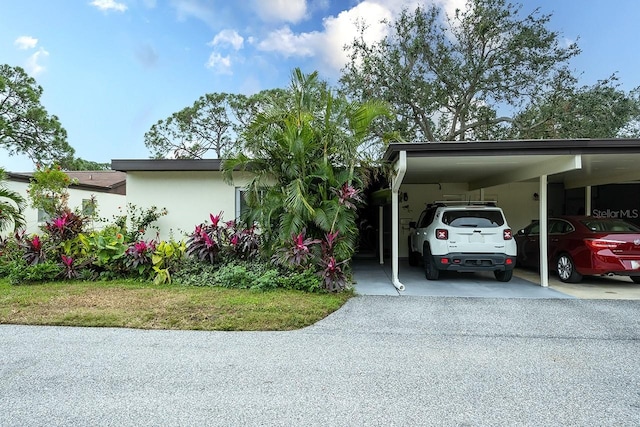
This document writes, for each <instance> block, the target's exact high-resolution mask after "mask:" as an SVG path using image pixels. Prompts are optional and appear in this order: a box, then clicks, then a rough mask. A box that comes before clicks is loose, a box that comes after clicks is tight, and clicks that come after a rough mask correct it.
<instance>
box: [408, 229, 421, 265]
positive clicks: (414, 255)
mask: <svg viewBox="0 0 640 427" xmlns="http://www.w3.org/2000/svg"><path fill="white" fill-rule="evenodd" d="M408 242H409V244H408V247H409V265H410V266H411V267H415V266H416V265H418V263H419V262H420V258H419V256H420V254H419V253H418V252H416V251H414V250H413V248H412V247H411V236H409V239H408Z"/></svg>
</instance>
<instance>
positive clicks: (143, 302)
mask: <svg viewBox="0 0 640 427" xmlns="http://www.w3.org/2000/svg"><path fill="white" fill-rule="evenodd" d="M351 296H353V294H352V293H350V292H344V293H341V294H311V293H306V292H301V291H288V290H277V291H268V292H260V291H248V290H238V289H225V288H212V287H188V286H170V285H168V286H154V285H152V284H150V283H143V282H134V281H104V282H54V283H44V284H31V285H21V286H12V285H10V284H9V283H8V281H7V280H5V279H0V324H22V325H64V326H94V327H122V328H139V329H191V330H210V331H283V330H293V329H299V328H303V327H305V326H309V325H312V324H313V323H315V322H317V321H319V320H321V319H323V318H324V317H326V316H327V315H329V314H331V313H332V312H334V311H335V310H337V309H339V308H340V307H342V305H343V304H344V303H345V302H346V301H347V300H348V299H349V298H350V297H351Z"/></svg>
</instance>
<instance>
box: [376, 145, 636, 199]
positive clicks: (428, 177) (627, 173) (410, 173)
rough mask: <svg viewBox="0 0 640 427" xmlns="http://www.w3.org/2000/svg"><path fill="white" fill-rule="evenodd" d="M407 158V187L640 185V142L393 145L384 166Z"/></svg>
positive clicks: (386, 156) (385, 158) (473, 187)
mask: <svg viewBox="0 0 640 427" xmlns="http://www.w3.org/2000/svg"><path fill="white" fill-rule="evenodd" d="M401 152H405V153H406V157H407V172H406V174H405V176H404V180H403V182H404V183H407V184H410V183H433V184H435V183H442V182H456V183H467V184H468V186H469V189H470V190H471V189H479V188H486V187H491V186H494V185H500V184H507V183H510V182H519V181H530V180H537V179H538V178H539V177H540V176H542V175H547V176H548V182H556V183H558V182H561V183H563V184H564V186H565V188H579V187H585V186H593V185H603V184H610V183H617V182H628V181H638V180H640V168H639V167H638V164H640V140H639V139H574V140H520V141H478V142H442V143H409V144H390V145H389V147H388V148H387V150H386V152H385V154H384V157H383V158H384V160H386V161H388V162H392V163H393V162H395V161H396V160H397V159H398V157H399V155H400V153H401Z"/></svg>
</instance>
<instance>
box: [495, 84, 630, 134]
mask: <svg viewBox="0 0 640 427" xmlns="http://www.w3.org/2000/svg"><path fill="white" fill-rule="evenodd" d="M617 80H618V79H617V77H616V76H615V75H613V76H611V77H609V78H608V79H605V80H601V81H599V82H598V83H596V84H595V85H592V86H582V87H578V86H577V79H576V78H575V77H573V76H571V75H568V73H559V74H558V75H557V76H556V77H555V79H554V81H553V83H552V86H551V90H550V91H548V92H545V93H542V94H540V95H539V96H537V97H535V98H534V99H533V100H532V102H531V104H530V105H528V106H527V108H526V109H525V110H523V111H522V112H521V113H520V114H518V115H517V116H516V117H515V121H514V124H513V127H512V128H511V129H509V133H508V134H507V135H506V137H507V138H513V139H575V138H615V137H634V136H638V128H637V126H636V128H635V129H632V128H630V126H629V125H630V124H632V123H634V122H635V123H636V125H637V121H638V119H639V118H640V97H639V96H638V95H639V94H640V88H637V89H636V90H634V91H632V92H631V93H630V94H626V93H625V92H624V91H622V90H620V89H619V88H618V84H617V83H616V82H617Z"/></svg>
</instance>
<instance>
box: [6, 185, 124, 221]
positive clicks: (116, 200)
mask: <svg viewBox="0 0 640 427" xmlns="http://www.w3.org/2000/svg"><path fill="white" fill-rule="evenodd" d="M5 184H6V186H7V188H9V189H11V190H13V191H16V192H17V193H18V194H20V195H21V196H22V197H24V198H25V200H26V202H27V208H26V209H25V212H24V216H25V220H26V223H27V227H26V233H27V234H33V233H40V231H41V230H40V225H42V223H40V222H38V210H37V209H34V208H32V207H31V206H30V200H29V198H28V193H27V189H28V188H29V184H28V183H26V182H21V181H11V180H7V181H5ZM68 191H69V201H68V206H69V208H70V209H72V210H75V209H78V210H80V211H82V201H83V200H88V199H90V198H91V196H92V195H93V196H95V198H96V201H97V204H98V218H103V219H104V220H105V221H94V222H93V223H92V224H91V225H90V226H91V227H93V228H95V229H101V228H103V227H104V226H105V225H107V224H108V223H109V222H112V220H113V217H114V216H117V215H120V214H121V212H120V210H119V209H118V208H119V207H124V206H125V204H126V196H124V195H122V194H112V193H102V192H94V191H87V190H83V189H77V188H69V189H68ZM4 234H7V233H6V232H5V233H4Z"/></svg>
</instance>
